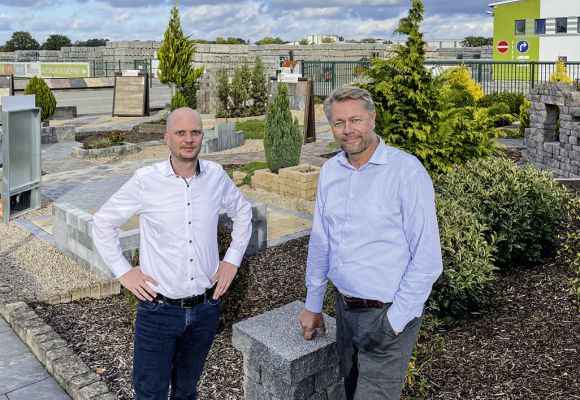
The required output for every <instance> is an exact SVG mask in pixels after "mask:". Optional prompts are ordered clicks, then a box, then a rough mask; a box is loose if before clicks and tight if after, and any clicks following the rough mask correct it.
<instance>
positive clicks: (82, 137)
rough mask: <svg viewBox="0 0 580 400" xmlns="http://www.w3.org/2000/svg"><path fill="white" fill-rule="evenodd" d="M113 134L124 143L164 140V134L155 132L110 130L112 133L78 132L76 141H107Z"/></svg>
mask: <svg viewBox="0 0 580 400" xmlns="http://www.w3.org/2000/svg"><path fill="white" fill-rule="evenodd" d="M111 134H121V135H123V137H124V139H123V140H124V141H125V142H128V143H141V142H148V141H151V140H159V139H163V133H153V132H139V131H138V130H137V129H132V130H119V129H115V130H110V131H91V132H77V133H76V134H75V140H76V141H77V142H80V143H85V142H92V141H95V140H100V139H105V138H107V137H109V136H110V135H111Z"/></svg>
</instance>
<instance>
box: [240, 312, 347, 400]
mask: <svg viewBox="0 0 580 400" xmlns="http://www.w3.org/2000/svg"><path fill="white" fill-rule="evenodd" d="M303 306H304V305H303V303H302V302H299V301H295V302H293V303H290V304H287V305H286V306H284V307H281V308H278V309H275V310H272V311H269V312H267V313H265V314H262V315H258V316H256V317H253V318H250V319H247V320H245V321H242V322H238V323H237V324H235V325H234V326H233V337H232V341H233V344H234V346H235V347H236V348H237V349H238V350H240V351H241V352H242V353H243V357H244V392H245V399H246V400H298V399H300V400H342V399H344V398H345V397H344V390H343V385H342V378H341V376H340V371H339V359H338V354H337V352H336V343H335V340H336V339H335V338H336V323H335V320H334V318H331V317H328V316H327V315H324V320H325V325H326V328H327V333H326V334H325V335H321V334H319V335H317V336H316V337H315V338H314V339H313V340H309V341H307V340H304V338H303V337H302V329H301V328H300V324H299V322H298V317H299V314H300V312H301V311H302V308H303Z"/></svg>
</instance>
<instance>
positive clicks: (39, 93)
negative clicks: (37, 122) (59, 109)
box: [24, 76, 56, 121]
mask: <svg viewBox="0 0 580 400" xmlns="http://www.w3.org/2000/svg"><path fill="white" fill-rule="evenodd" d="M24 94H25V95H26V94H33V95H34V102H35V105H36V107H39V108H40V119H42V120H43V121H46V120H47V119H49V118H50V117H52V115H53V114H54V111H55V110H56V98H55V97H54V94H52V91H51V90H50V88H49V87H48V85H47V84H46V82H45V81H44V79H42V78H39V77H37V76H35V77H33V78H32V79H30V82H28V84H27V85H26V87H25V88H24Z"/></svg>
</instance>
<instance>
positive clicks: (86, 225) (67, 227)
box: [52, 202, 267, 278]
mask: <svg viewBox="0 0 580 400" xmlns="http://www.w3.org/2000/svg"><path fill="white" fill-rule="evenodd" d="M252 213H253V216H252V236H251V239H250V244H249V245H248V248H247V250H246V253H247V254H252V253H255V252H257V251H260V250H263V249H265V248H266V242H267V237H266V233H267V224H266V205H265V204H262V203H258V202H255V203H253V204H252ZM52 215H53V228H52V232H53V238H54V241H55V244H56V247H57V248H58V249H59V250H60V251H62V252H63V253H64V254H65V255H66V256H67V257H69V258H71V259H73V260H74V261H76V262H77V263H78V264H79V265H81V266H82V267H84V268H86V269H87V270H89V271H91V272H93V273H95V274H96V275H99V276H103V277H105V278H113V277H114V276H113V274H112V273H111V271H110V270H109V268H108V267H107V266H106V265H105V263H104V262H103V260H102V259H101V256H100V255H99V254H98V252H97V250H96V248H95V245H94V243H93V215H92V214H90V213H88V212H86V211H84V210H81V209H79V208H78V207H76V206H74V205H72V204H69V203H53V207H52ZM219 224H220V225H223V226H231V220H230V219H229V217H228V216H227V215H226V213H225V211H222V212H220V216H219ZM139 237H140V235H139V228H136V229H131V230H127V231H123V230H119V241H120V243H121V249H122V250H123V255H124V256H125V258H126V259H127V260H128V261H131V259H132V258H133V255H134V254H135V250H137V249H138V248H139Z"/></svg>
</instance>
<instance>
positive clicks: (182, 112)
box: [165, 107, 203, 133]
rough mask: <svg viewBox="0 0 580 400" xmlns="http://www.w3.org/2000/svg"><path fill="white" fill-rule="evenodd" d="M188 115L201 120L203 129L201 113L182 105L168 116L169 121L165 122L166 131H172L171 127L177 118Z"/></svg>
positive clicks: (200, 123)
mask: <svg viewBox="0 0 580 400" xmlns="http://www.w3.org/2000/svg"><path fill="white" fill-rule="evenodd" d="M187 117H191V118H194V119H196V120H197V121H198V122H199V126H200V128H201V129H203V125H202V121H201V115H199V113H198V112H197V111H196V110H194V109H192V108H189V107H181V108H178V109H176V110H174V111H172V112H171V113H170V114H169V115H168V116H167V121H166V122H165V132H166V133H170V132H171V128H172V126H171V125H172V123H173V122H174V121H175V120H176V119H180V118H187Z"/></svg>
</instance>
